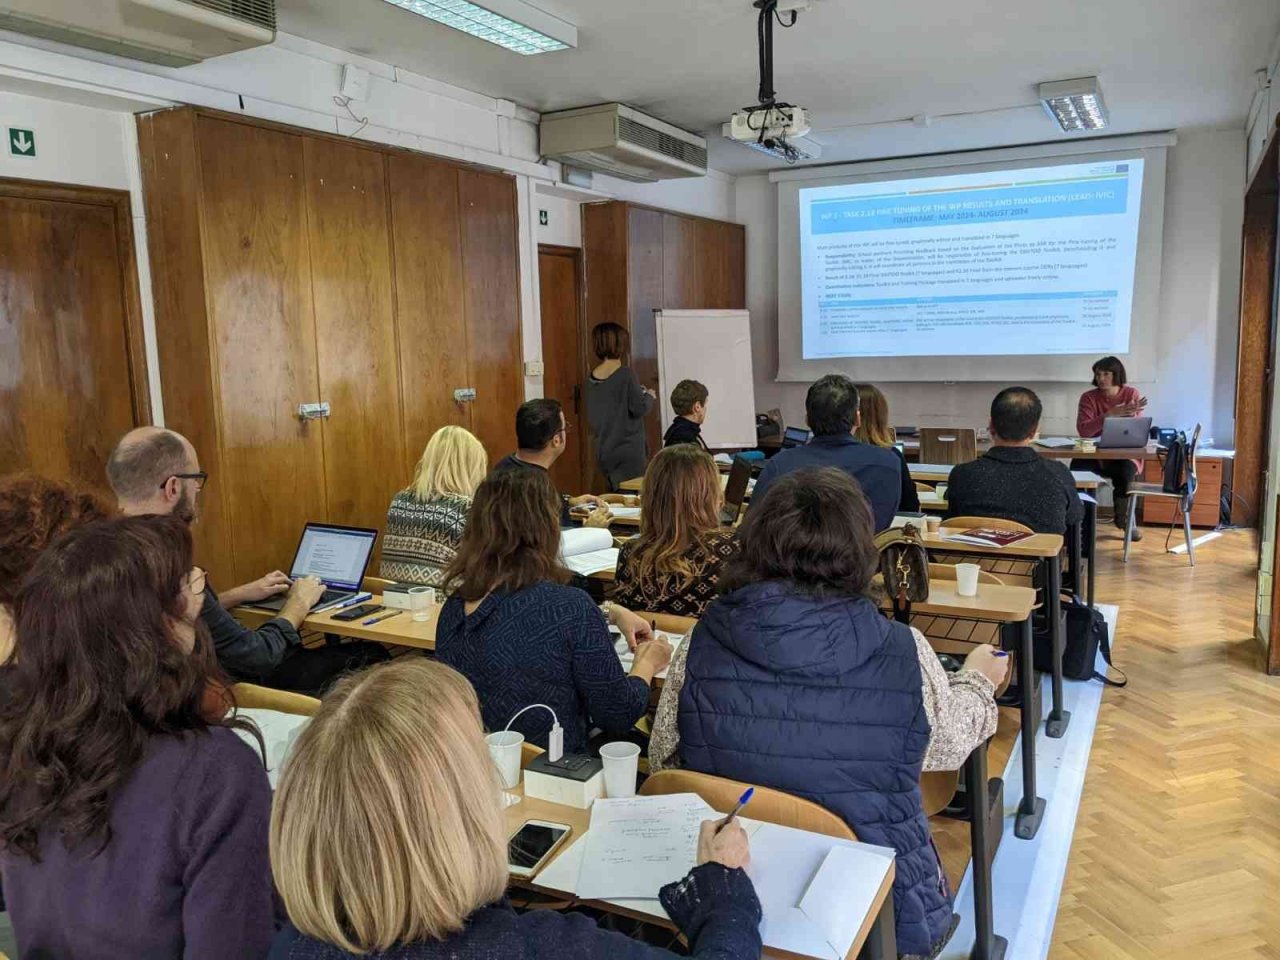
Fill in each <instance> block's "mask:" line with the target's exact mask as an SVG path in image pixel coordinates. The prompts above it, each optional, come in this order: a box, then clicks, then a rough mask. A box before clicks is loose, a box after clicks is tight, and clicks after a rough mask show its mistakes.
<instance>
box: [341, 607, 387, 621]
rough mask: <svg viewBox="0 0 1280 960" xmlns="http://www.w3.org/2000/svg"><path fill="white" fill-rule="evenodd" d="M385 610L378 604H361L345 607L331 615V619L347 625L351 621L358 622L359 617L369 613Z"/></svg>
mask: <svg viewBox="0 0 1280 960" xmlns="http://www.w3.org/2000/svg"><path fill="white" fill-rule="evenodd" d="M385 609H386V607H384V606H383V605H382V604H380V603H361V604H359V605H357V606H354V607H347V609H345V610H339V611H338V612H337V613H335V614H334V615H333V619H335V620H341V621H342V622H343V623H349V622H351V621H352V620H359V619H360V618H361V617H367V616H369V614H371V613H377V612H378V611H379V610H385Z"/></svg>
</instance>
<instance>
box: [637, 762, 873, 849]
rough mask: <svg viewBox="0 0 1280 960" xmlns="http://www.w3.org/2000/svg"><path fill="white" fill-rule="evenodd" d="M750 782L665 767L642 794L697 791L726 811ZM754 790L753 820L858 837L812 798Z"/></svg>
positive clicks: (646, 784)
mask: <svg viewBox="0 0 1280 960" xmlns="http://www.w3.org/2000/svg"><path fill="white" fill-rule="evenodd" d="M747 786H748V784H745V783H739V782H738V781H736V780H726V779H725V778H723V777H713V776H712V775H711V774H709V773H696V772H694V771H693V770H663V771H662V772H660V773H655V774H654V775H653V776H651V777H650V778H649V779H648V780H646V781H645V782H644V786H643V787H641V788H640V795H641V796H644V797H655V796H664V795H666V794H669V793H696V794H697V795H698V796H700V797H701V798H702V799H703V800H705V801H707V803H709V804H711V806H712V807H714V808H715V809H716V810H719V811H721V812H722V813H723V812H727V811H729V810H732V809H733V808H734V806H735V805H737V803H738V798H739V797H741V796H742V794H743V791H745V790H746V789H747ZM755 790H756V792H755V794H754V795H753V796H752V798H751V806H750V807H748V808H747V814H746V815H747V816H749V817H750V818H751V819H753V820H763V821H764V822H765V823H776V824H778V826H781V827H795V828H796V829H797V830H808V831H809V832H810V833H820V834H822V835H823V836H826V837H838V838H839V839H841V840H857V839H858V838H857V837H856V836H854V833H853V831H852V830H851V829H849V825H848V824H847V823H845V822H844V821H843V820H842V819H840V817H838V816H836V814H834V813H832V812H831V811H830V810H827V809H826V808H824V807H820V806H818V805H817V804H816V803H814V802H813V801H812V800H804V799H802V798H800V797H796V796H792V795H791V794H789V793H783V792H782V791H781V790H774V789H772V788H770V787H756V788H755Z"/></svg>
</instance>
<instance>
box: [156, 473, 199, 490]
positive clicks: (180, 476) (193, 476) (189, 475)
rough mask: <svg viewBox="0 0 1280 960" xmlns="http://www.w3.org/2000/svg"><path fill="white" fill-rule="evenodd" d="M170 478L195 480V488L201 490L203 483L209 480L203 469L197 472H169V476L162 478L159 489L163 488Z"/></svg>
mask: <svg viewBox="0 0 1280 960" xmlns="http://www.w3.org/2000/svg"><path fill="white" fill-rule="evenodd" d="M170 480H194V481H195V482H196V489H197V490H203V489H204V485H205V484H206V483H208V482H209V474H208V472H207V471H204V470H201V471H200V472H199V473H171V474H169V476H167V477H165V478H164V483H162V484H160V489H161V490H163V489H164V488H165V487H166V486H167V485H168V483H169V481H170Z"/></svg>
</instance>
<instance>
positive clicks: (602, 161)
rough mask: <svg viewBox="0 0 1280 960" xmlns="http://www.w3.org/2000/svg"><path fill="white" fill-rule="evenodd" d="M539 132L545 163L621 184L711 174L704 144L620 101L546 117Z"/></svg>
mask: <svg viewBox="0 0 1280 960" xmlns="http://www.w3.org/2000/svg"><path fill="white" fill-rule="evenodd" d="M540 131H541V132H540V141H541V152H542V155H543V156H544V157H546V158H547V159H549V160H560V161H562V162H564V163H568V164H572V165H573V166H575V167H583V168H585V169H588V170H599V171H600V172H602V173H607V174H609V175H610V176H614V177H620V178H622V179H623V180H634V181H635V182H637V183H652V182H653V181H654V180H670V179H674V178H676V177H702V176H706V173H707V141H706V140H704V139H703V138H702V137H699V136H696V135H694V134H692V133H688V132H687V131H684V130H681V129H680V128H679V127H673V126H671V124H669V123H663V122H662V121H661V120H657V119H655V118H653V117H650V116H647V115H645V114H643V113H641V112H640V111H639V110H632V109H631V108H630V107H624V106H623V105H622V104H620V103H606V104H602V105H601V106H597V107H582V108H581V109H578V110H561V111H557V112H556V113H544V114H543V115H542V124H541V127H540Z"/></svg>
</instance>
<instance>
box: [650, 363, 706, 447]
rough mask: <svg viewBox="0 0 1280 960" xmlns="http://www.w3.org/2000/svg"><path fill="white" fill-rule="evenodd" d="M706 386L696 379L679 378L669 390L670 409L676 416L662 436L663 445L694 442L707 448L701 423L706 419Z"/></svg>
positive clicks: (671, 445) (672, 445)
mask: <svg viewBox="0 0 1280 960" xmlns="http://www.w3.org/2000/svg"><path fill="white" fill-rule="evenodd" d="M708 396H709V394H708V392H707V388H706V387H705V386H703V385H702V384H701V383H699V382H698V381H697V380H681V381H680V382H679V383H677V384H676V388H675V389H674V390H672V391H671V409H672V410H673V411H674V412H675V415H676V418H675V419H674V420H672V421H671V426H669V427H667V432H666V434H665V435H664V436H663V438H662V445H663V446H664V447H674V446H675V445H676V444H677V443H695V444H697V445H698V446H700V447H701V448H702V449H703V450H705V449H707V444H706V441H704V440H703V439H702V425H703V424H704V423H706V421H707V397H708Z"/></svg>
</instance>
